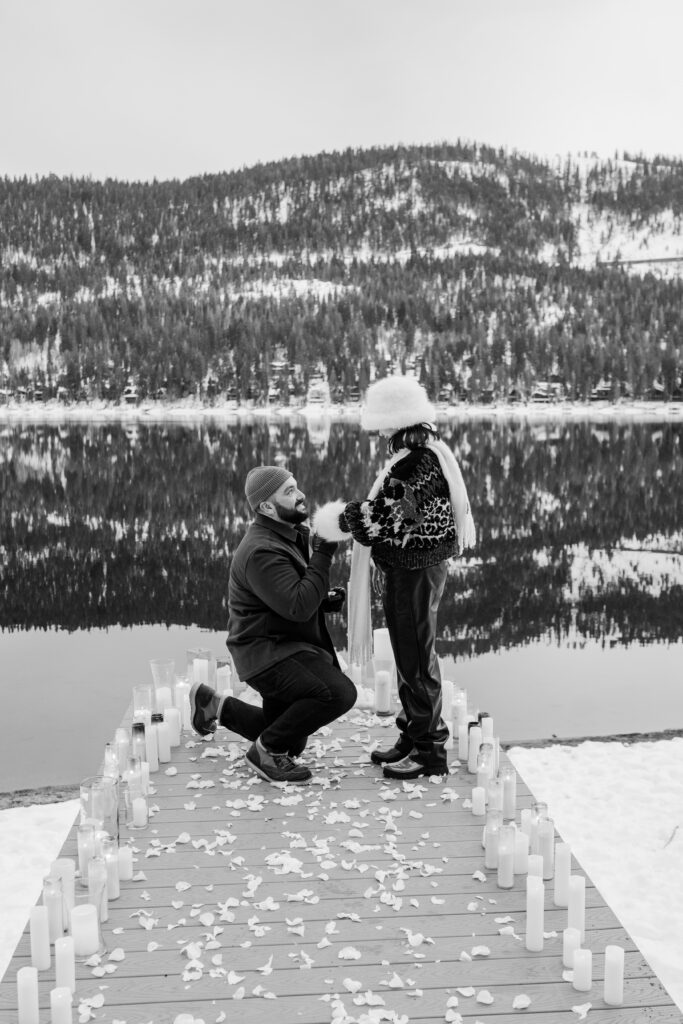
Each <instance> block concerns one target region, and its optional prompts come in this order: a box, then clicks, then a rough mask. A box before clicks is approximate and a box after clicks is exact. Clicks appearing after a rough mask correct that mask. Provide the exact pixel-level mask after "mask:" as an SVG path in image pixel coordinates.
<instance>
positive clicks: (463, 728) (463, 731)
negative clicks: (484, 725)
mask: <svg viewBox="0 0 683 1024" xmlns="http://www.w3.org/2000/svg"><path fill="white" fill-rule="evenodd" d="M467 750H468V746H467V722H465V723H464V724H460V725H459V726H458V760H459V761H467Z"/></svg>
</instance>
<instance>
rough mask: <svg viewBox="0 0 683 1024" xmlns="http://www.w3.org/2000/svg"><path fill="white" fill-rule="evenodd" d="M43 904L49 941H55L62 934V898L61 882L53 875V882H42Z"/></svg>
mask: <svg viewBox="0 0 683 1024" xmlns="http://www.w3.org/2000/svg"><path fill="white" fill-rule="evenodd" d="M43 906H44V907H45V909H46V910H47V928H48V933H49V936H50V942H56V941H57V939H58V938H59V937H60V935H63V934H64V900H63V898H62V882H61V879H59V878H57V877H56V876H55V879H54V884H52V885H51V884H50V882H49V880H47V879H46V882H45V883H44V884H43Z"/></svg>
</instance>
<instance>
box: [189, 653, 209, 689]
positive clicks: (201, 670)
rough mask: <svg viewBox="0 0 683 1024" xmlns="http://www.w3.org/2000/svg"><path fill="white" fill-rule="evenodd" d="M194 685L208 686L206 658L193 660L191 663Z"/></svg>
mask: <svg viewBox="0 0 683 1024" xmlns="http://www.w3.org/2000/svg"><path fill="white" fill-rule="evenodd" d="M192 671H193V673H194V681H195V683H203V684H204V685H205V686H208V684H209V663H208V661H207V660H206V658H195V659H194V660H193V662H192Z"/></svg>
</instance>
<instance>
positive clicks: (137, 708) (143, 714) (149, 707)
mask: <svg viewBox="0 0 683 1024" xmlns="http://www.w3.org/2000/svg"><path fill="white" fill-rule="evenodd" d="M153 710H154V697H153V694H152V687H151V686H146V685H140V686H134V687H133V721H134V722H144V723H145V724H148V723H149V722H150V721H151V718H152V711H153Z"/></svg>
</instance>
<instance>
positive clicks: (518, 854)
mask: <svg viewBox="0 0 683 1024" xmlns="http://www.w3.org/2000/svg"><path fill="white" fill-rule="evenodd" d="M528 870H529V837H528V835H527V834H526V833H525V832H521V831H519V830H518V831H517V834H516V835H515V874H516V875H525V874H526V873H527V872H528Z"/></svg>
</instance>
